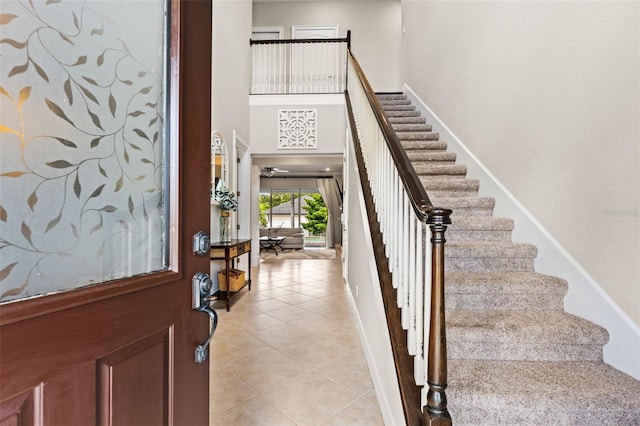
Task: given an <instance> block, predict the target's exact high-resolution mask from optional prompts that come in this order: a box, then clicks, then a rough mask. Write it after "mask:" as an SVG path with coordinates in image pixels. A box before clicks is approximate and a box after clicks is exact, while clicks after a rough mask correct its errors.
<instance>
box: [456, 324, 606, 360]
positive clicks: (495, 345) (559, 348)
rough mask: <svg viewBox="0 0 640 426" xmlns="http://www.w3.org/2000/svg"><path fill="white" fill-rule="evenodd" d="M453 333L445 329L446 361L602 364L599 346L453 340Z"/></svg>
mask: <svg viewBox="0 0 640 426" xmlns="http://www.w3.org/2000/svg"><path fill="white" fill-rule="evenodd" d="M454 333H455V330H451V329H448V330H447V356H448V357H449V359H475V360H478V359H479V360H503V361H520V360H522V361H554V362H559V361H589V362H597V361H602V346H598V345H572V344H558V343H550V344H547V345H544V344H535V343H530V344H527V342H513V343H511V342H495V341H490V342H475V341H470V342H466V341H462V342H460V341H456V340H454V337H452V335H453V334H454Z"/></svg>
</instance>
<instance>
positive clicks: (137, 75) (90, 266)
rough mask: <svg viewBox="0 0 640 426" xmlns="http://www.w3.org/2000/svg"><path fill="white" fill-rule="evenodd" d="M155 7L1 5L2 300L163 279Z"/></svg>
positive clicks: (159, 13)
mask: <svg viewBox="0 0 640 426" xmlns="http://www.w3.org/2000/svg"><path fill="white" fill-rule="evenodd" d="M165 9H166V5H165V2H164V1H160V0H153V1H120V0H110V1H86V2H81V1H77V0H48V1H46V2H45V1H37V2H36V1H11V2H2V9H1V10H0V58H2V60H1V62H0V111H2V114H1V115H0V301H1V302H7V301H11V300H16V299H22V298H26V297H32V296H37V295H43V294H49V293H52V292H58V291H62V290H68V289H71V288H76V287H82V286H87V285H92V284H97V283H101V282H105V281H109V280H115V279H119V278H123V277H129V276H134V275H138V274H143V273H148V272H152V271H159V270H163V269H166V267H167V260H166V259H167V258H168V256H167V253H166V251H167V249H166V241H167V237H166V228H167V227H166V221H167V217H166V214H165V205H166V194H165V191H164V188H163V182H164V181H165V178H164V174H165V171H164V166H163V164H164V161H163V159H164V156H165V153H166V152H167V148H166V147H165V140H166V138H165V116H166V114H165V109H166V105H165V104H166V103H165V93H166V89H165V74H166V73H165V63H166V62H167V61H166V55H165V52H166V46H167V43H166V36H165V25H166V24H165V22H166V21H165V19H166V10H165Z"/></svg>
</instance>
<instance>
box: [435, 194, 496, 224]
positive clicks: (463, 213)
mask: <svg viewBox="0 0 640 426" xmlns="http://www.w3.org/2000/svg"><path fill="white" fill-rule="evenodd" d="M431 195H432V194H431V193H430V194H429V196H431ZM437 205H438V206H440V204H437ZM442 206H444V204H442ZM489 216H493V209H492V208H474V207H458V208H455V209H453V213H451V217H452V218H454V219H455V218H456V217H489ZM447 232H449V231H447Z"/></svg>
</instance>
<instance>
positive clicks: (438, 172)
mask: <svg viewBox="0 0 640 426" xmlns="http://www.w3.org/2000/svg"><path fill="white" fill-rule="evenodd" d="M413 169H414V170H415V171H416V174H418V175H421V176H423V175H424V176H458V177H461V178H464V177H465V176H466V175H467V168H466V166H459V165H452V166H446V165H442V164H440V165H433V164H416V165H414V167H413Z"/></svg>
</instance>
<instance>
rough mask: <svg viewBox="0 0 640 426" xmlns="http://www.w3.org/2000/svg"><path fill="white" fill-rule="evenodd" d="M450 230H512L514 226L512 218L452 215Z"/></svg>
mask: <svg viewBox="0 0 640 426" xmlns="http://www.w3.org/2000/svg"><path fill="white" fill-rule="evenodd" d="M451 222H452V223H451V225H450V228H449V229H451V230H456V231H458V230H483V231H486V230H506V231H512V230H513V228H514V222H513V219H508V218H504V217H493V216H490V217H483V218H477V217H474V218H471V217H454V218H452V219H451Z"/></svg>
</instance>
